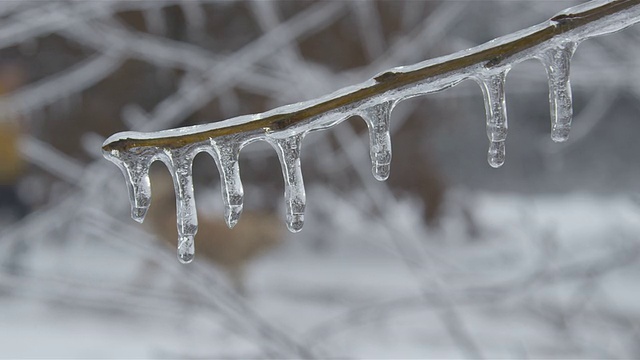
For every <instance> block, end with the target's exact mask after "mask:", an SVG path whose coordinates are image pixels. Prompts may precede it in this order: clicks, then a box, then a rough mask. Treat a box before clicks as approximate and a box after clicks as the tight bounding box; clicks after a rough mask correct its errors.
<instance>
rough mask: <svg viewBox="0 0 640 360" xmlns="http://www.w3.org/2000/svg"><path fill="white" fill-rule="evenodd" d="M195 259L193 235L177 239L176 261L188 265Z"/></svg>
mask: <svg viewBox="0 0 640 360" xmlns="http://www.w3.org/2000/svg"><path fill="white" fill-rule="evenodd" d="M194 257H195V241H194V236H193V235H185V236H181V237H179V238H178V260H180V262H181V263H183V264H188V263H190V262H192V261H193V258H194Z"/></svg>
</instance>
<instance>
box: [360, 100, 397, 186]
mask: <svg viewBox="0 0 640 360" xmlns="http://www.w3.org/2000/svg"><path fill="white" fill-rule="evenodd" d="M393 105H394V103H393V101H387V102H384V103H381V104H377V105H374V106H372V107H370V108H367V109H365V110H364V111H363V112H362V114H361V117H362V118H363V119H364V121H365V122H366V123H367V127H368V128H369V146H370V150H369V152H370V155H371V165H372V167H371V170H372V172H373V176H374V177H375V178H376V179H377V180H379V181H384V180H387V178H389V173H390V171H391V135H390V134H389V125H390V119H391V110H392V109H393Z"/></svg>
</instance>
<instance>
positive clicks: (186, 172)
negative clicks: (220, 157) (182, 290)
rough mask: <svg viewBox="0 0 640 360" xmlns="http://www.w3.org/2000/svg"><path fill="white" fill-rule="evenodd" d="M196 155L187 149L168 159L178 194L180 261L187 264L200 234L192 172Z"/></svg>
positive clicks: (175, 150)
mask: <svg viewBox="0 0 640 360" xmlns="http://www.w3.org/2000/svg"><path fill="white" fill-rule="evenodd" d="M196 154H197V153H196V151H194V149H192V148H191V147H187V148H180V149H174V150H171V152H170V153H169V158H168V160H169V164H168V167H169V171H171V176H172V177H173V186H174V188H175V192H176V213H177V225H178V259H179V260H180V261H181V262H182V263H185V264H186V263H189V262H191V261H192V260H193V256H194V252H195V247H194V237H195V235H196V233H197V232H198V214H197V210H196V200H195V197H194V193H193V177H192V171H191V167H192V163H193V158H194V157H195V155H196Z"/></svg>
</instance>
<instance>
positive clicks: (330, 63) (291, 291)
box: [0, 0, 640, 358]
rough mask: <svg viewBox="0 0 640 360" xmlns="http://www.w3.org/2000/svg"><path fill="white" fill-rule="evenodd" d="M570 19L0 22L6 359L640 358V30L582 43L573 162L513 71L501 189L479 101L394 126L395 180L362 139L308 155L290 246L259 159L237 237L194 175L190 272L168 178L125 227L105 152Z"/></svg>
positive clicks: (0, 230)
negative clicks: (154, 133)
mask: <svg viewBox="0 0 640 360" xmlns="http://www.w3.org/2000/svg"><path fill="white" fill-rule="evenodd" d="M577 3H579V2H577V1H538V2H536V1H379V2H378V1H334V2H319V1H310V2H302V1H254V2H229V1H222V2H217V1H204V0H203V1H196V0H190V1H177V0H174V1H171V0H158V1H125V0H123V1H82V2H80V1H47V2H44V1H8V0H5V1H2V2H0V48H1V50H0V117H1V118H0V357H2V358H25V357H31V358H33V357H47V358H54V357H63V358H70V357H76V358H77V357H82V358H97V357H100V358H103V357H127V358H165V357H166V358H265V357H267V358H310V357H324V358H338V357H339V358H349V357H354V358H362V357H369V358H435V357H437V358H443V357H445V358H545V357H546V358H594V357H595V358H637V357H640V345H639V344H640V301H638V299H639V298H640V283H639V282H638V279H639V278H640V263H639V261H638V257H639V256H640V185H639V184H640V161H638V160H637V159H636V154H638V153H640V142H639V141H637V138H638V134H640V124H638V122H637V113H638V104H640V101H639V100H640V87H639V86H638V84H640V81H639V80H640V66H639V65H638V62H637V59H638V57H639V56H640V45H639V43H638V40H639V39H640V27H638V26H636V27H631V28H628V29H626V30H624V31H622V32H620V33H616V34H612V35H608V36H603V37H599V38H595V39H591V40H588V41H586V42H585V43H583V44H581V45H580V46H579V47H578V50H577V52H576V54H575V56H574V60H573V62H572V70H571V81H572V85H573V94H574V113H575V118H574V125H573V131H572V133H571V136H570V140H569V141H568V142H566V143H563V144H554V143H552V142H551V140H550V138H549V127H550V125H549V105H548V85H547V80H546V74H545V71H544V68H543V67H542V65H541V64H540V63H539V62H537V61H527V62H525V63H522V64H520V65H518V66H516V67H515V68H514V69H513V70H512V71H511V72H510V73H509V76H508V80H507V86H506V88H507V104H508V105H507V106H508V112H509V118H510V134H509V138H508V140H507V161H506V164H505V165H504V166H503V167H502V168H500V169H492V168H491V167H489V165H488V164H487V162H486V150H487V146H488V141H487V138H486V132H485V129H484V127H485V119H484V107H483V103H482V95H481V92H480V89H479V88H478V86H477V85H476V84H475V83H473V82H471V81H467V82H464V83H462V84H460V85H458V86H456V87H455V88H452V89H449V90H447V91H444V92H442V93H437V94H432V95H429V96H426V97H420V98H414V99H412V100H407V101H404V102H402V103H401V104H400V105H398V106H397V107H396V109H395V111H394V112H393V115H392V141H393V151H394V159H393V163H392V171H391V176H390V178H389V180H388V181H387V182H384V183H380V182H377V181H376V180H375V179H374V178H373V176H372V175H371V170H370V167H371V165H370V160H369V158H368V156H369V155H368V136H367V134H366V127H365V126H364V122H362V121H361V119H358V118H353V119H350V120H349V121H346V122H344V123H342V124H340V125H338V126H336V127H335V128H332V129H330V130H328V131H323V132H318V133H312V134H310V135H309V136H307V137H306V138H305V141H304V147H303V151H302V164H303V173H304V174H305V182H306V188H307V201H308V205H307V212H306V223H305V228H304V229H303V230H302V232H300V233H298V234H290V233H288V232H287V231H286V227H285V225H284V221H283V217H284V216H283V215H284V200H283V196H282V193H283V181H282V175H281V171H280V165H279V163H278V161H277V157H276V155H275V152H274V151H273V150H272V149H271V148H270V147H269V146H268V145H265V144H261V143H258V144H252V145H250V146H249V147H247V148H245V149H244V150H243V151H242V153H241V173H242V178H243V182H244V186H245V212H244V214H243V216H242V218H241V219H240V222H239V224H238V225H237V227H236V228H234V229H233V230H228V229H226V227H225V226H224V222H223V220H222V201H221V197H220V190H219V178H218V173H217V169H216V167H215V164H214V162H213V161H212V159H210V158H208V157H204V156H202V157H200V156H199V157H198V158H197V159H196V161H195V164H194V181H195V184H196V185H195V187H196V197H197V198H198V205H199V207H200V209H199V220H200V224H201V226H200V231H199V232H198V235H197V237H196V259H195V261H194V262H193V263H192V264H190V265H181V264H179V262H178V260H177V259H176V256H175V242H176V241H175V238H176V236H177V234H176V229H175V200H174V194H173V190H172V189H171V187H170V186H169V179H170V177H169V174H168V172H167V171H166V169H165V168H164V165H161V164H159V163H158V164H155V165H154V166H153V168H154V169H153V170H154V171H153V173H152V180H151V182H152V189H153V200H152V205H151V209H150V213H149V215H148V216H147V219H146V221H145V223H144V224H143V225H139V224H137V223H135V222H134V221H133V220H131V219H130V218H129V203H128V200H127V194H126V186H125V183H124V181H123V178H122V175H121V174H120V172H119V170H118V169H117V168H116V167H115V166H114V165H113V164H111V163H109V162H107V161H106V160H104V159H103V158H102V156H101V151H100V148H101V145H102V142H103V141H104V139H105V138H106V137H108V136H109V135H111V134H113V133H115V132H118V131H124V130H131V129H134V130H135V129H138V130H139V129H144V130H159V129H165V128H171V127H177V126H184V125H193V124H202V123H208V122H213V121H218V120H222V119H225V118H230V117H234V116H238V115H243V114H250V113H256V112H263V111H266V110H269V109H272V108H274V107H277V106H280V105H285V104H290V103H295V102H298V101H302V100H308V99H312V98H315V97H318V96H321V95H323V94H327V93H330V92H332V91H334V90H336V89H339V88H341V87H344V86H347V85H351V84H356V83H359V82H362V81H364V80H367V79H369V78H371V77H373V76H374V75H376V74H377V73H379V72H381V71H383V70H386V69H388V68H391V67H394V66H399V65H406V64H412V63H416V62H419V61H422V60H425V59H429V58H433V57H436V56H440V55H446V54H450V53H453V52H455V51H458V50H462V49H466V48H469V47H472V46H475V45H478V44H481V43H484V42H486V41H489V40H491V39H493V38H495V37H498V36H501V35H505V34H508V33H511V32H514V31H516V30H520V29H523V28H526V27H528V26H531V25H534V24H537V23H539V22H542V21H544V20H546V19H548V18H550V17H551V16H553V15H554V14H555V13H556V12H558V11H560V10H562V9H564V8H567V7H569V6H573V5H576V4H577ZM223 73H224V74H225V75H228V73H231V74H233V76H224V77H223V79H222V81H218V78H220V77H221V76H220V74H223Z"/></svg>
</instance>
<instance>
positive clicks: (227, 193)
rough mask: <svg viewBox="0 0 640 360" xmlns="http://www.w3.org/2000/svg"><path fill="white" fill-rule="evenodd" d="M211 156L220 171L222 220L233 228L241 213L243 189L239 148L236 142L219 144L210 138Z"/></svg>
mask: <svg viewBox="0 0 640 360" xmlns="http://www.w3.org/2000/svg"><path fill="white" fill-rule="evenodd" d="M211 145H212V148H213V151H210V152H209V153H210V154H211V155H212V156H213V158H214V160H215V161H216V165H217V166H218V171H219V172H220V188H221V191H222V202H223V203H224V221H225V222H226V224H227V226H228V227H229V228H233V227H234V226H235V225H236V224H237V223H238V220H239V219H240V215H241V214H242V208H243V201H244V189H243V187H242V180H241V179H240V166H239V164H238V157H239V155H240V148H239V146H238V144H236V143H233V142H230V143H228V144H225V145H221V144H219V143H217V142H216V141H214V140H212V141H211Z"/></svg>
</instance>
